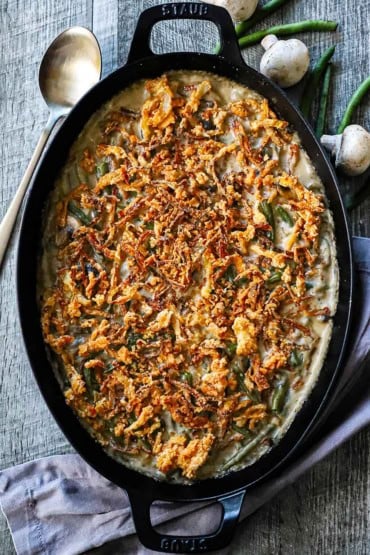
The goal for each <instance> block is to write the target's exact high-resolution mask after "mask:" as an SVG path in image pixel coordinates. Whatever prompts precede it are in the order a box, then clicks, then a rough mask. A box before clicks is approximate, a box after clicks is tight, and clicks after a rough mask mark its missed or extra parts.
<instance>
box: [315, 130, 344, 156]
mask: <svg viewBox="0 0 370 555" xmlns="http://www.w3.org/2000/svg"><path fill="white" fill-rule="evenodd" d="M320 141H321V144H322V145H323V146H324V147H325V148H326V150H328V151H329V152H330V153H331V154H332V155H333V156H335V155H336V154H337V152H338V151H339V149H340V145H341V144H342V135H322V137H321V139H320Z"/></svg>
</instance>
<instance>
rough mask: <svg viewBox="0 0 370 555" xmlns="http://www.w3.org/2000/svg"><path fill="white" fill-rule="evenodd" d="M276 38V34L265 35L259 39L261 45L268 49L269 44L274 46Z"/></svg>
mask: <svg viewBox="0 0 370 555" xmlns="http://www.w3.org/2000/svg"><path fill="white" fill-rule="evenodd" d="M278 40H279V39H278V38H277V36H276V35H267V37H265V38H264V39H263V40H261V46H262V47H263V48H264V49H265V50H268V49H269V48H271V46H274V44H276V43H277V42H278Z"/></svg>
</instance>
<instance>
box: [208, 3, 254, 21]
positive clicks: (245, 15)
mask: <svg viewBox="0 0 370 555" xmlns="http://www.w3.org/2000/svg"><path fill="white" fill-rule="evenodd" d="M207 3H208V4H214V5H215V6H221V8H225V9H226V10H227V11H228V12H229V14H230V15H231V17H232V18H233V20H234V21H244V20H245V19H249V18H250V17H251V15H253V14H254V12H255V11H256V8H257V4H258V0H207Z"/></svg>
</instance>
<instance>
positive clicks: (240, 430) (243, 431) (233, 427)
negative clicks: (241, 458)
mask: <svg viewBox="0 0 370 555" xmlns="http://www.w3.org/2000/svg"><path fill="white" fill-rule="evenodd" d="M231 427H232V429H233V430H234V431H235V432H238V434H242V435H243V436H245V437H251V435H252V434H251V432H250V431H249V430H245V429H244V428H239V426H237V425H236V424H231Z"/></svg>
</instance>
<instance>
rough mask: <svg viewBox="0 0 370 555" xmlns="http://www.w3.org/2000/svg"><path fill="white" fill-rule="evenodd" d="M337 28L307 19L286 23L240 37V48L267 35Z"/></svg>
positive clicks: (334, 25) (333, 23)
mask: <svg viewBox="0 0 370 555" xmlns="http://www.w3.org/2000/svg"><path fill="white" fill-rule="evenodd" d="M337 26H338V23H337V22H336V21H325V20H322V19H309V20H307V21H297V22H296V23H287V24H285V25H275V26H274V27H269V28H268V29H262V30H261V31H256V32H255V33H251V34H250V35H245V36H244V37H240V39H239V46H240V48H246V47H247V46H252V45H253V44H257V43H258V42H261V40H262V39H263V38H264V37H266V36H267V35H277V36H286V35H295V34H296V33H304V32H305V31H335V30H336V28H337Z"/></svg>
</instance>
